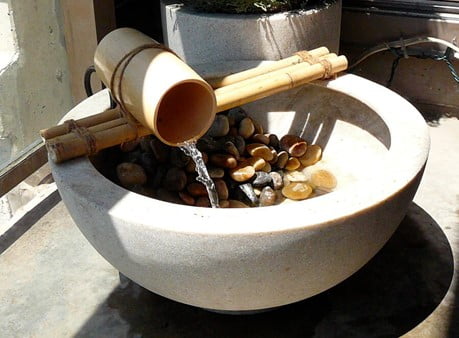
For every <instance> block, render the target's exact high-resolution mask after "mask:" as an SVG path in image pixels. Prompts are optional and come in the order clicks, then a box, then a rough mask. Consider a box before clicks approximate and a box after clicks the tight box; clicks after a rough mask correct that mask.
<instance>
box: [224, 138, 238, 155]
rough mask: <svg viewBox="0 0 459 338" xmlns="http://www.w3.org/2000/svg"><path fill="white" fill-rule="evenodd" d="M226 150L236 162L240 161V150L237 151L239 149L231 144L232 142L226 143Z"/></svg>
mask: <svg viewBox="0 0 459 338" xmlns="http://www.w3.org/2000/svg"><path fill="white" fill-rule="evenodd" d="M224 150H225V151H226V152H227V153H228V154H230V155H233V156H234V158H235V159H236V160H238V159H239V158H240V157H241V156H240V154H239V150H238V149H237V147H236V146H235V145H234V143H233V142H230V141H228V142H225V144H224Z"/></svg>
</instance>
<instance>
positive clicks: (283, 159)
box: [276, 150, 289, 169]
mask: <svg viewBox="0 0 459 338" xmlns="http://www.w3.org/2000/svg"><path fill="white" fill-rule="evenodd" d="M288 159H289V155H288V153H287V152H286V151H285V150H283V151H280V152H279V153H278V154H277V162H276V166H277V167H278V168H279V169H284V168H285V165H286V164H287V161H288Z"/></svg>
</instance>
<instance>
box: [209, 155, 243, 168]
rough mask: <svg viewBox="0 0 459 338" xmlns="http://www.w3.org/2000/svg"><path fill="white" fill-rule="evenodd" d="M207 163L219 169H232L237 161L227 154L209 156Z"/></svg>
mask: <svg viewBox="0 0 459 338" xmlns="http://www.w3.org/2000/svg"><path fill="white" fill-rule="evenodd" d="M209 162H210V163H212V164H213V165H215V166H217V167H220V168H228V169H233V168H236V166H237V160H236V158H235V157H234V156H233V155H229V154H211V155H210V157H209Z"/></svg>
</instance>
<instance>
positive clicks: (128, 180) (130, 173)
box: [116, 162, 147, 187]
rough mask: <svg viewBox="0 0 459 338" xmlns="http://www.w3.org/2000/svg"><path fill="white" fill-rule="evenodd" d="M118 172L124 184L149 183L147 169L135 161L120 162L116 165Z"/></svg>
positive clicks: (126, 185) (128, 185)
mask: <svg viewBox="0 0 459 338" xmlns="http://www.w3.org/2000/svg"><path fill="white" fill-rule="evenodd" d="M116 174H117V176H118V179H119V181H120V183H121V185H122V186H124V187H131V186H134V185H142V184H145V183H147V175H146V173H145V170H144V169H143V168H142V167H141V166H140V165H138V164H135V163H127V162H124V163H120V164H118V166H117V167H116Z"/></svg>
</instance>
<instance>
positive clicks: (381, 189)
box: [51, 75, 429, 311]
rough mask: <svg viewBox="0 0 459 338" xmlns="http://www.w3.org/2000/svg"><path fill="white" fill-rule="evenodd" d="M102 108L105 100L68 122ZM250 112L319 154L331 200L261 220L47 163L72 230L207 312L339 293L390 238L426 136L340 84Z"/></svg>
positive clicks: (145, 282)
mask: <svg viewBox="0 0 459 338" xmlns="http://www.w3.org/2000/svg"><path fill="white" fill-rule="evenodd" d="M108 105H109V100H108V94H107V91H103V92H100V93H98V94H96V95H94V96H93V97H91V98H89V99H87V100H86V101H84V102H82V103H81V104H79V105H78V106H77V107H76V108H75V109H73V110H72V111H71V112H70V113H69V114H68V115H67V116H65V117H64V119H69V118H79V117H83V116H85V115H87V114H89V113H97V112H100V111H102V110H104V109H106V108H107V107H108ZM246 108H247V111H248V112H249V113H250V115H251V116H254V117H255V118H256V119H258V120H259V121H260V122H261V123H262V124H263V125H264V127H265V128H266V130H268V131H269V132H273V133H276V134H278V135H283V134H285V133H287V132H288V133H297V134H298V135H302V136H303V137H305V138H306V139H307V140H308V141H309V142H315V143H318V144H320V145H322V147H323V148H324V157H323V166H324V167H326V168H328V169H329V170H331V171H332V172H333V173H334V174H335V175H336V177H337V179H338V186H337V188H336V190H335V191H334V192H332V193H329V194H326V195H322V196H319V197H315V198H312V199H309V200H305V201H301V202H292V203H287V204H284V205H279V206H272V207H265V208H249V209H210V208H199V207H190V206H182V205H177V204H171V203H167V202H163V201H158V200H155V199H152V198H148V197H145V196H142V195H139V194H136V193H133V192H130V191H128V190H126V189H124V188H122V187H120V186H118V185H116V184H114V183H112V182H111V181H109V180H108V179H107V178H105V177H104V176H103V175H102V174H101V173H100V172H99V171H98V170H97V169H96V167H95V166H94V165H93V163H92V162H91V161H90V160H89V159H88V158H79V159H75V160H72V161H69V162H65V163H63V164H60V165H56V164H54V163H51V168H52V172H53V176H54V178H55V180H56V183H57V185H58V188H59V191H60V194H61V196H62V199H63V201H64V202H65V205H66V206H67V208H68V210H69V212H70V214H71V215H72V217H73V219H74V221H75V223H76V224H77V225H78V227H79V228H80V230H81V231H82V233H83V234H84V235H85V236H86V238H87V239H88V241H89V242H90V243H91V244H92V245H93V246H94V247H95V248H96V250H97V251H98V252H99V253H100V254H101V255H102V256H104V257H105V258H106V259H107V260H108V261H109V262H110V263H111V264H112V265H113V266H114V267H116V268H117V269H118V270H119V271H120V272H122V273H123V274H124V275H126V276H127V277H129V278H130V279H132V280H134V281H135V282H137V283H138V284H140V285H142V286H143V287H145V288H147V289H149V290H151V291H153V292H155V293H157V294H159V295H162V296H164V297H167V298H170V299H173V300H176V301H178V302H182V303H186V304H191V305H194V306H198V307H202V308H207V309H214V310H223V311H249V310H260V309H268V308H272V307H277V306H281V305H285V304H289V303H293V302H297V301H300V300H303V299H306V298H308V297H311V296H314V295H316V294H318V293H320V292H322V291H324V290H327V289H329V288H331V287H333V286H334V285H336V284H338V283H340V282H341V281H343V280H344V279H346V278H348V277H349V276H350V275H352V274H353V273H354V272H356V271H357V270H359V269H360V268H361V267H362V266H363V265H365V264H366V263H367V262H368V261H369V260H370V259H371V258H372V257H373V256H374V255H375V254H376V253H377V252H378V251H379V250H380V249H381V248H382V247H383V245H384V244H385V243H386V241H387V240H388V239H389V238H390V237H391V235H392V234H393V232H394V231H395V229H396V228H397V226H398V225H399V223H400V222H401V220H402V219H403V217H404V216H405V213H406V210H407V207H408V206H409V204H410V203H411V201H412V198H413V196H414V194H415V192H416V189H417V187H418V184H419V181H420V179H421V176H422V173H423V169H424V165H425V163H426V160H427V156H428V151H429V135H428V129H427V126H426V124H425V122H424V119H423V118H422V116H421V115H420V114H419V113H418V111H417V110H416V109H415V108H414V107H413V106H412V105H411V104H410V103H408V102H407V101H406V100H405V99H403V98H402V97H400V96H399V95H397V94H395V93H394V92H392V91H390V90H389V89H387V88H384V87H382V86H380V85H377V84H375V83H373V82H371V81H368V80H365V79H363V78H360V77H357V76H354V75H344V76H342V77H339V78H338V79H335V80H331V81H328V82H323V83H322V84H320V85H308V86H304V87H302V88H299V89H294V90H290V91H288V92H284V93H282V94H278V95H275V96H271V97H268V98H266V99H263V100H260V101H258V102H255V103H252V104H250V105H247V106H246ZM102 160H103V159H102ZM98 162H100V161H98ZM102 162H103V161H102Z"/></svg>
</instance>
